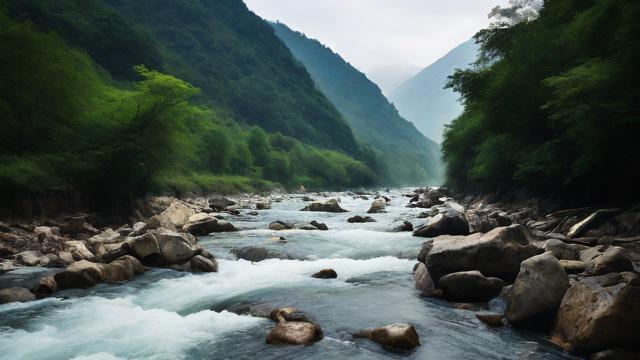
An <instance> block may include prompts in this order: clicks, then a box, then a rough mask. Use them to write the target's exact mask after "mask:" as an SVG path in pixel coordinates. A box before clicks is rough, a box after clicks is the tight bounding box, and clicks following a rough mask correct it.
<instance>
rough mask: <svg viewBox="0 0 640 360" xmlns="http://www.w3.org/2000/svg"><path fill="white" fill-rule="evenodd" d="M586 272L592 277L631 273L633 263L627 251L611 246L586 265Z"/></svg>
mask: <svg viewBox="0 0 640 360" xmlns="http://www.w3.org/2000/svg"><path fill="white" fill-rule="evenodd" d="M587 271H588V272H589V273H590V274H592V275H604V274H608V273H610V272H623V271H633V262H632V261H631V258H630V256H629V251H628V250H626V249H624V248H622V247H619V246H612V247H610V248H607V250H605V251H604V252H603V253H601V254H600V255H598V256H596V257H595V258H593V259H592V260H591V261H590V262H589V263H588V264H587Z"/></svg>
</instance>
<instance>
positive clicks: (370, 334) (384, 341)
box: [355, 323, 420, 350]
mask: <svg viewBox="0 0 640 360" xmlns="http://www.w3.org/2000/svg"><path fill="white" fill-rule="evenodd" d="M355 337H363V338H367V339H369V340H371V341H374V342H377V343H378V344H380V345H382V346H384V347H387V348H392V349H400V350H411V349H414V348H415V347H418V346H420V337H419V336H418V332H417V331H416V328H415V327H414V326H413V325H411V324H404V323H395V324H391V325H387V326H383V327H380V328H376V329H370V330H365V331H363V332H361V333H359V334H355Z"/></svg>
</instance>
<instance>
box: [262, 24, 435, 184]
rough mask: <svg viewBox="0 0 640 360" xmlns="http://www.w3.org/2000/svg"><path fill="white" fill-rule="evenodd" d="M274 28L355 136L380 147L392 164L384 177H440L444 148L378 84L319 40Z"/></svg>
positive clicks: (282, 26) (283, 27)
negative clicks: (405, 115) (391, 101)
mask: <svg viewBox="0 0 640 360" xmlns="http://www.w3.org/2000/svg"><path fill="white" fill-rule="evenodd" d="M272 26H273V28H274V29H275V30H276V34H277V35H278V36H279V37H280V38H281V39H282V40H283V41H284V42H285V44H286V45H287V47H289V49H290V50H291V52H292V53H293V55H294V56H295V57H296V58H297V59H299V60H300V61H301V62H302V64H304V66H305V67H306V68H307V69H308V70H309V73H310V74H311V77H312V79H313V80H314V81H315V83H316V84H317V85H318V88H320V90H322V92H323V93H324V94H325V95H326V96H327V97H328V98H329V100H331V102H332V103H333V104H334V105H335V106H336V108H337V109H338V110H339V111H340V112H341V113H342V114H343V115H344V118H345V119H346V121H347V122H348V123H349V125H350V126H351V128H352V129H353V132H354V135H355V136H356V139H357V140H358V141H359V142H361V143H362V144H364V145H366V146H368V147H371V148H373V149H375V150H377V151H378V154H379V156H380V158H381V159H382V160H383V163H384V164H387V169H386V170H387V171H386V172H385V176H384V177H385V178H387V179H390V180H391V181H392V182H393V183H396V184H402V183H405V184H406V183H409V184H417V183H424V182H432V183H433V182H439V181H440V178H441V175H442V174H441V162H440V157H441V155H440V146H439V145H438V144H436V143H435V142H433V141H432V140H431V139H428V138H426V137H425V136H423V135H422V134H421V133H420V132H419V131H418V130H417V129H416V128H415V126H414V125H413V124H412V123H410V122H408V121H407V120H405V119H403V118H402V117H400V115H399V114H398V111H397V110H396V109H395V108H394V107H393V105H391V104H389V102H388V101H387V99H386V98H385V97H384V95H383V94H382V92H381V91H380V89H379V88H378V86H376V84H374V83H373V82H371V81H370V80H369V79H367V77H366V76H365V74H363V73H361V72H360V71H358V70H357V69H356V68H354V67H353V66H351V65H350V64H349V63H348V62H346V61H344V60H343V59H342V57H340V55H338V54H336V53H334V52H333V51H332V50H331V49H329V48H327V47H326V46H324V45H323V44H321V43H320V42H319V41H317V40H314V39H309V38H307V37H306V36H305V35H304V34H302V33H300V32H297V31H293V30H291V29H290V28H288V27H287V26H286V25H285V24H282V23H272Z"/></svg>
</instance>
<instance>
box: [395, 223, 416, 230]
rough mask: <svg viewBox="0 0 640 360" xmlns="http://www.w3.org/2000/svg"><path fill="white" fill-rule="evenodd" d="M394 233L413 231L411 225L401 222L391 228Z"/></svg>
mask: <svg viewBox="0 0 640 360" xmlns="http://www.w3.org/2000/svg"><path fill="white" fill-rule="evenodd" d="M393 231H394V232H403V231H413V224H412V223H410V222H408V221H403V222H402V224H400V225H398V226H396V227H394V228H393Z"/></svg>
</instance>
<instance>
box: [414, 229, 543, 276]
mask: <svg viewBox="0 0 640 360" xmlns="http://www.w3.org/2000/svg"><path fill="white" fill-rule="evenodd" d="M529 237H530V234H529V233H528V231H527V229H526V228H525V227H524V226H522V225H511V226H507V227H499V228H495V229H493V230H491V231H490V232H488V233H486V234H480V233H476V234H472V235H468V236H448V235H444V236H439V237H436V238H434V239H431V240H428V241H426V242H425V243H424V244H423V246H422V250H421V251H420V254H419V255H418V261H421V262H423V263H424V264H425V265H426V269H427V272H428V274H429V275H430V277H431V278H432V279H433V281H434V283H435V285H436V286H437V285H438V281H439V280H440V278H441V277H442V276H444V275H447V274H450V273H455V272H460V271H470V270H478V271H480V272H481V273H482V274H483V275H484V276H487V277H497V278H500V279H502V280H504V281H512V280H513V279H515V278H516V276H517V275H518V272H519V271H520V263H521V262H522V261H523V260H525V259H528V258H530V257H532V256H534V255H536V254H539V253H540V252H542V250H541V249H539V248H538V247H536V246H534V245H532V244H531V243H530V242H529Z"/></svg>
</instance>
